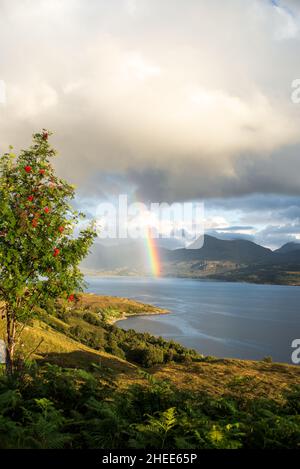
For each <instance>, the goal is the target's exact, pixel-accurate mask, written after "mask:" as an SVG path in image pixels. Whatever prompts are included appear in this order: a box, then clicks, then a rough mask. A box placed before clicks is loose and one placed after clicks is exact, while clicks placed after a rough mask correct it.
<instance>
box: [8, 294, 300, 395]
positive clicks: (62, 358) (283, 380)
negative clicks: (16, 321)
mask: <svg viewBox="0 0 300 469" xmlns="http://www.w3.org/2000/svg"><path fill="white" fill-rule="evenodd" d="M80 306H81V308H82V307H83V308H84V309H86V310H87V311H96V310H97V308H103V307H105V308H112V309H113V310H115V311H121V312H122V313H125V314H126V315H130V314H137V313H139V314H155V313H156V314H157V313H158V312H159V309H158V308H154V307H152V306H149V305H143V304H141V303H137V302H135V301H132V300H128V299H122V298H115V297H99V296H96V295H84V296H83V298H82V300H81V305H80ZM51 321H55V322H56V325H59V326H60V327H61V330H62V331H63V330H66V329H67V328H68V327H71V326H74V325H79V326H80V327H82V328H85V329H88V330H90V331H93V330H96V329H98V326H93V325H91V324H87V323H86V322H85V321H83V319H82V318H81V317H80V314H78V316H76V315H75V317H74V316H72V317H71V321H70V323H69V324H66V323H64V322H63V321H60V320H59V319H57V318H55V319H52V318H51ZM3 327H4V324H3V321H0V334H1V336H2V335H3ZM41 341H42V342H41ZM22 343H23V345H22V348H23V351H24V355H25V356H26V355H28V354H30V353H31V354H32V357H34V358H36V359H39V360H46V361H49V362H52V363H56V364H59V365H61V366H64V367H77V368H89V367H90V366H91V364H92V363H96V364H98V365H100V372H102V371H103V376H107V375H109V376H110V377H113V378H114V379H116V384H117V385H118V386H121V387H126V386H127V385H128V384H132V383H133V382H139V383H143V382H145V384H146V380H144V378H143V377H142V375H141V374H140V368H139V367H138V366H136V365H134V364H131V363H129V362H127V361H125V360H122V359H121V358H118V357H116V356H114V355H110V354H108V353H106V352H103V351H96V350H94V349H92V348H90V347H87V346H85V345H83V344H81V343H79V342H77V341H75V340H73V339H71V338H69V337H67V336H66V335H65V334H64V333H63V332H57V331H56V330H54V329H53V328H52V327H51V325H49V324H45V323H44V322H42V321H34V323H33V324H32V325H31V326H27V327H26V329H25V330H24V332H23V335H22ZM39 344H40V346H39V347H38V349H37V350H35V348H36V347H37V346H38V345H39ZM101 370H102V371H101ZM147 372H149V373H150V374H152V375H154V376H155V377H157V378H160V379H164V380H169V381H171V382H172V383H174V384H175V385H176V386H178V387H180V388H189V389H195V390H196V389H197V390H198V391H199V390H205V391H207V392H208V393H210V394H212V395H222V394H228V393H232V394H236V393H240V392H242V393H243V394H244V395H245V394H247V395H248V396H249V397H251V396H262V397H273V398H278V399H280V398H281V392H282V391H283V390H284V389H286V388H288V387H290V386H291V385H293V384H300V367H297V366H291V365H284V364H275V363H274V364H272V363H265V362H259V361H256V362H255V361H245V360H232V359H230V360H229V359H203V361H200V362H193V363H190V364H173V363H171V364H167V365H162V366H155V367H153V368H152V369H150V370H149V369H148V370H147Z"/></svg>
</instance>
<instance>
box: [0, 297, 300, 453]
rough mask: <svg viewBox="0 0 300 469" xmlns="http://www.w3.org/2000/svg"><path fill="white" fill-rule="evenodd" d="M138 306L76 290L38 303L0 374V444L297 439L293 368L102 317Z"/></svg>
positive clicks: (243, 443) (299, 424) (228, 443)
mask: <svg viewBox="0 0 300 469" xmlns="http://www.w3.org/2000/svg"><path fill="white" fill-rule="evenodd" d="M147 308H149V309H148V312H149V313H150V314H153V313H154V312H155V311H156V312H157V310H155V309H154V308H153V309H151V307H147V306H146V305H141V304H140V303H136V302H132V301H129V300H125V299H116V298H109V297H96V296H94V295H85V296H83V298H82V300H81V301H80V302H79V303H77V304H75V305H72V306H69V307H68V308H67V309H66V308H65V307H63V306H58V307H57V308H56V309H55V310H53V311H48V312H46V311H40V312H39V317H42V321H41V320H36V321H33V322H32V323H31V324H30V325H28V326H27V328H26V330H25V331H24V341H23V344H21V348H20V349H21V350H22V353H21V352H20V358H21V355H22V357H23V359H22V360H20V362H19V366H18V367H17V370H16V371H15V374H14V375H13V376H10V377H7V376H6V375H5V374H4V372H3V374H2V375H1V376H0V447H1V448H153V449H157V448H166V449H168V448H169V449H171V448H191V449H192V448H297V447H299V441H300V416H299V410H300V370H299V368H297V367H296V366H289V365H283V364H273V363H270V362H269V361H268V362H267V361H261V362H250V361H249V362H247V361H242V360H225V359H224V360H223V359H216V358H213V357H203V356H201V355H199V354H197V353H196V352H195V351H192V350H186V349H184V348H183V347H182V346H180V345H179V344H175V343H172V342H167V341H165V340H163V339H161V338H155V337H153V336H150V335H149V334H139V333H135V332H134V331H123V330H121V329H119V328H117V327H116V326H114V325H112V324H110V322H111V317H110V313H111V314H112V316H113V317H116V316H117V317H119V316H121V317H122V316H123V315H124V313H125V314H126V315H128V314H135V313H137V312H138V311H140V312H142V313H144V314H145V313H146V311H147ZM1 326H3V324H2V325H1ZM33 336H34V341H32V337H33ZM33 342H34V343H33ZM39 344H40V346H39V347H37V346H38V345H39Z"/></svg>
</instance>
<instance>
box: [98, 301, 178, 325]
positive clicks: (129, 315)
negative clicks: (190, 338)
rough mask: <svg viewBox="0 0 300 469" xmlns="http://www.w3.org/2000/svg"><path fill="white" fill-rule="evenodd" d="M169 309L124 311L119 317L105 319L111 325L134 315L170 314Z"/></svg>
mask: <svg viewBox="0 0 300 469" xmlns="http://www.w3.org/2000/svg"><path fill="white" fill-rule="evenodd" d="M149 306H152V305H149ZM170 313H171V311H169V310H167V309H158V310H157V311H151V312H150V311H149V312H148V313H141V314H139V313H134V314H127V313H125V312H123V313H122V316H121V317H119V318H111V319H109V320H108V321H107V324H110V325H113V324H115V323H117V322H119V321H124V320H125V319H129V318H134V317H137V316H159V315H163V314H170Z"/></svg>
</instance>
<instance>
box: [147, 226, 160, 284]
mask: <svg viewBox="0 0 300 469" xmlns="http://www.w3.org/2000/svg"><path fill="white" fill-rule="evenodd" d="M146 244H147V250H148V257H149V262H150V266H151V271H152V274H153V275H154V276H155V277H159V276H160V259H159V254H158V249H157V246H156V243H155V240H154V239H153V238H152V236H151V229H150V228H148V230H147V236H146Z"/></svg>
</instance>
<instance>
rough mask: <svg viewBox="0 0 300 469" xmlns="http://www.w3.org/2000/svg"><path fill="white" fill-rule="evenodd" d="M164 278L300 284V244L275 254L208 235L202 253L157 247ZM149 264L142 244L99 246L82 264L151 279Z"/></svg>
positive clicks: (93, 269)
mask: <svg viewBox="0 0 300 469" xmlns="http://www.w3.org/2000/svg"><path fill="white" fill-rule="evenodd" d="M157 255H158V258H159V259H160V272H161V275H162V276H178V277H193V278H203V277H204V278H217V279H223V280H230V281H236V280H239V281H249V282H257V283H281V284H282V283H283V284H300V243H293V242H290V243H287V244H285V245H283V246H282V247H281V248H279V249H277V250H275V251H272V250H271V249H268V248H266V247H263V246H260V245H258V244H256V243H254V242H252V241H248V240H245V239H233V240H223V239H218V238H216V237H213V236H210V235H205V236H204V244H203V246H202V247H201V248H199V249H174V250H170V249H166V248H163V247H157ZM149 266H150V263H149V258H148V254H147V250H146V249H145V243H144V242H142V241H135V242H133V241H131V242H127V243H123V244H119V245H115V246H104V245H102V244H100V243H96V244H95V245H94V246H93V249H92V252H91V254H90V255H89V256H88V258H87V259H86V260H85V262H84V263H83V269H84V270H85V272H86V273H94V272H98V273H100V274H117V275H148V274H149V273H151V271H150V267H149Z"/></svg>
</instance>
